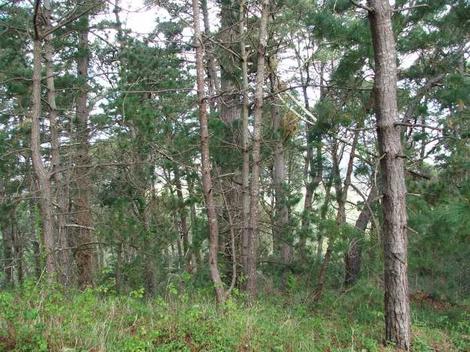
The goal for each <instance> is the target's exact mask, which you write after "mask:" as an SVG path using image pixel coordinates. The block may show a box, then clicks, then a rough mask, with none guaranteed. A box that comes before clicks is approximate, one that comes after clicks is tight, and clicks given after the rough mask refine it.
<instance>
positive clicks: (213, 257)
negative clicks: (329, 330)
mask: <svg viewBox="0 0 470 352" xmlns="http://www.w3.org/2000/svg"><path fill="white" fill-rule="evenodd" d="M192 8H193V21H194V24H193V26H194V46H195V48H196V74H197V96H198V106H199V125H200V139H201V164H202V165H201V167H202V188H203V193H204V199H205V201H206V210H207V221H208V225H209V269H210V273H211V278H212V282H213V284H214V288H215V292H216V300H217V303H223V302H224V301H225V290H224V287H223V283H222V279H221V277H220V272H219V267H218V263H217V251H218V247H219V243H218V242H219V225H218V221H217V211H216V208H215V201H214V194H213V186H212V176H211V161H210V152H209V130H208V121H207V97H206V94H205V91H204V49H203V46H202V35H201V28H200V26H201V25H200V9H199V1H198V0H192Z"/></svg>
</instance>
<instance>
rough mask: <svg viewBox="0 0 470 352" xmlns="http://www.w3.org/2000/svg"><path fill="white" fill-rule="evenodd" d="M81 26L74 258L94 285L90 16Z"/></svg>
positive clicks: (84, 279)
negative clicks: (89, 85) (89, 92)
mask: <svg viewBox="0 0 470 352" xmlns="http://www.w3.org/2000/svg"><path fill="white" fill-rule="evenodd" d="M80 21H81V23H80V24H79V25H80V30H79V33H78V48H79V53H78V54H77V55H78V58H77V76H78V79H79V80H80V82H79V84H80V89H79V94H78V97H77V108H76V110H77V111H76V121H75V124H76V125H75V139H76V143H77V149H76V154H75V165H76V168H75V180H74V181H75V185H76V189H75V194H74V197H73V205H74V207H75V213H76V216H75V222H76V225H78V226H79V227H78V231H77V248H76V251H75V260H76V263H77V269H78V284H79V286H80V287H87V286H93V284H94V271H95V265H96V249H95V246H94V245H93V244H92V242H93V234H92V223H93V222H92V215H91V206H90V188H91V181H90V178H89V174H88V172H87V171H86V170H87V168H86V167H81V166H86V165H89V164H90V160H91V159H90V153H89V132H88V120H89V114H90V112H89V109H88V66H89V55H90V54H89V48H88V31H89V28H88V27H89V23H88V22H89V20H88V16H84V17H82V18H81V20H80Z"/></svg>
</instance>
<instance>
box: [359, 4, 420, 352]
mask: <svg viewBox="0 0 470 352" xmlns="http://www.w3.org/2000/svg"><path fill="white" fill-rule="evenodd" d="M368 5H369V7H370V11H369V22H370V28H371V32H372V39H373V46H374V58H375V86H374V90H375V113H376V120H377V137H378V145H379V153H380V170H381V177H382V196H383V197H382V210H383V245H384V283H385V299H384V301H385V340H386V341H387V342H390V343H393V344H395V345H396V346H397V347H398V348H401V349H403V350H406V351H408V350H409V349H410V345H411V318H410V305H409V297H408V277H407V267H408V262H407V260H408V259H407V246H408V239H407V233H406V224H407V215H406V199H405V197H406V186H405V173H404V165H403V153H402V146H401V141H400V129H399V127H397V126H396V125H395V123H396V122H397V121H398V108H397V66H396V60H397V57H396V50H395V39H394V36H393V29H392V20H391V17H392V9H391V7H390V4H389V3H388V0H369V1H368Z"/></svg>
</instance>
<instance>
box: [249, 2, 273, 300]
mask: <svg viewBox="0 0 470 352" xmlns="http://www.w3.org/2000/svg"><path fill="white" fill-rule="evenodd" d="M269 5H270V2H269V0H263V1H262V10H261V20H260V27H259V44H258V67H257V71H256V90H255V111H254V126H253V167H252V170H251V188H250V197H251V198H250V223H249V228H248V258H247V259H248V260H247V272H248V278H247V284H246V288H247V291H248V293H249V294H250V296H251V297H252V298H253V297H254V296H255V295H256V256H257V242H258V222H259V209H258V203H259V185H260V179H259V178H260V170H261V129H262V119H263V86H264V70H265V67H264V66H265V65H264V62H265V54H266V45H267V37H268V34H267V26H268V16H269V8H270V6H269Z"/></svg>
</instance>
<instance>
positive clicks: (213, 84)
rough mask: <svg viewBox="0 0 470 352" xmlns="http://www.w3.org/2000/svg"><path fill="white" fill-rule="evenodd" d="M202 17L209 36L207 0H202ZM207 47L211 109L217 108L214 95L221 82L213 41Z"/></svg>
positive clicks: (205, 31)
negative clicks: (218, 75)
mask: <svg viewBox="0 0 470 352" xmlns="http://www.w3.org/2000/svg"><path fill="white" fill-rule="evenodd" d="M201 7H202V17H203V21H204V34H205V35H206V36H207V37H209V36H210V35H211V29H210V20H209V10H208V8H207V0H201ZM205 48H206V59H207V73H208V75H207V76H208V79H209V102H210V108H211V111H213V110H215V109H216V108H217V104H216V99H214V96H215V95H216V94H219V92H220V82H219V78H218V77H217V65H216V61H215V57H214V52H213V51H214V48H213V47H212V43H210V42H207V43H206V44H205Z"/></svg>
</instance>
